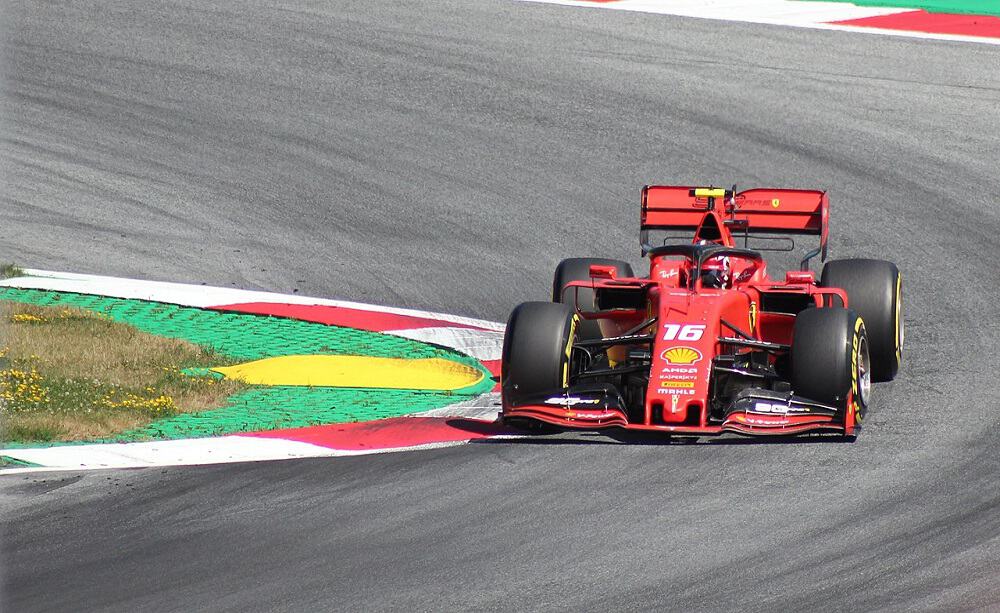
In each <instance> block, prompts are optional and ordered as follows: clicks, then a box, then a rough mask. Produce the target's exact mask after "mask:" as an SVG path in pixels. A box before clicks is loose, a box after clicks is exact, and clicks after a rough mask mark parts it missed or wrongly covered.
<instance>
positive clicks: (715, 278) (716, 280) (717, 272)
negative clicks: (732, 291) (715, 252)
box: [701, 255, 733, 289]
mask: <svg viewBox="0 0 1000 613" xmlns="http://www.w3.org/2000/svg"><path fill="white" fill-rule="evenodd" d="M732 273H733V269H732V266H731V265H730V263H729V256H727V255H722V256H716V257H714V258H709V259H707V260H705V261H704V262H703V263H702V265H701V286H702V287H709V288H712V289H728V288H729V287H730V286H731V284H732V280H733V275H732Z"/></svg>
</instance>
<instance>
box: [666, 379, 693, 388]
mask: <svg viewBox="0 0 1000 613" xmlns="http://www.w3.org/2000/svg"><path fill="white" fill-rule="evenodd" d="M660 387H669V388H674V389H677V388H685V389H687V388H692V387H694V381H664V382H662V383H660Z"/></svg>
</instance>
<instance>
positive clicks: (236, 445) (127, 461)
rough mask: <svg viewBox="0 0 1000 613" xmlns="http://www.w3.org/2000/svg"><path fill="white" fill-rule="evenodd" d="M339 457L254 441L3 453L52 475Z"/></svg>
mask: <svg viewBox="0 0 1000 613" xmlns="http://www.w3.org/2000/svg"><path fill="white" fill-rule="evenodd" d="M339 453H340V452H338V451H336V450H333V449H328V448H326V447H321V446H319V445H312V444H310V443H302V442H299V441H289V440H284V439H275V438H263V437H254V436H219V437H212V438H193V439H179V440H170V441H149V442H141V443H102V444H96V445H60V446H56V447H45V448H39V449H0V455H4V456H8V457H11V458H14V459H16V460H22V461H25V462H31V463H33V464H41V465H42V466H43V467H45V468H47V469H49V470H52V469H55V468H58V469H61V470H96V469H101V468H139V467H144V466H181V465H189V464H222V463H228V462H259V461H263V460H287V459H292V458H315V457H324V456H333V455H338V454H339ZM31 468H32V469H33V468H34V467H31ZM25 470H28V469H26V468H11V469H3V470H2V471H0V474H8V473H12V472H24V471H25Z"/></svg>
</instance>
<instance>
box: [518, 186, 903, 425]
mask: <svg viewBox="0 0 1000 613" xmlns="http://www.w3.org/2000/svg"><path fill="white" fill-rule="evenodd" d="M829 211H830V204H829V198H828V196H827V194H826V193H825V192H821V191H814V190H796V189H751V190H746V191H742V192H736V189H735V187H734V188H733V189H732V190H727V189H719V188H697V187H688V186H684V187H682V186H659V185H657V186H646V187H645V188H643V190H642V214H641V227H640V242H641V245H642V251H643V255H644V256H648V258H649V274H648V276H636V275H635V274H633V271H632V269H631V267H630V265H629V264H628V263H626V262H621V261H616V260H607V259H594V258H573V259H568V260H564V261H563V262H562V263H560V264H559V266H558V268H557V269H556V272H555V279H554V283H553V292H552V301H551V302H526V303H523V304H521V305H519V306H518V307H517V308H515V309H514V311H513V312H512V314H511V316H510V319H509V321H508V323H507V329H506V333H505V336H504V345H503V357H502V365H501V373H502V374H501V398H502V405H503V411H502V413H501V418H502V420H503V421H504V422H505V423H507V424H509V425H511V426H514V427H519V428H522V429H529V430H530V429H550V428H553V427H554V428H556V429H604V428H626V429H630V430H646V431H658V432H662V433H664V434H668V435H670V434H676V435H688V436H709V435H718V434H722V433H725V432H734V433H739V434H747V435H790V434H800V433H806V432H829V433H836V434H839V435H841V436H844V437H848V438H853V437H855V436H856V435H857V433H858V432H859V431H860V428H861V424H862V420H863V419H864V416H865V413H866V412H867V410H868V407H869V403H870V402H871V394H872V392H871V385H872V382H880V381H890V380H892V379H893V378H894V377H895V376H896V373H897V371H898V370H899V367H900V362H901V360H902V351H903V307H902V294H901V290H902V282H901V277H900V273H899V270H898V268H897V267H896V265H895V264H892V263H891V262H887V261H883V260H872V259H845V260H833V261H829V262H826V263H825V265H824V266H823V269H822V273H821V274H820V276H819V279H817V278H816V275H815V273H814V272H812V270H810V260H811V259H812V258H814V257H816V256H819V257H820V258H821V260H822V261H826V255H827V237H828V229H829V216H830V213H829ZM678 232H683V233H685V234H684V239H683V242H674V240H676V239H677V233H678ZM692 233H693V236H692ZM664 234H666V237H663V235H664ZM796 235H813V236H818V237H819V245H818V247H816V248H815V249H813V250H812V251H809V252H808V253H806V254H805V257H804V258H803V259H802V260H801V264H800V266H799V267H798V269H797V270H790V271H788V272H786V273H785V275H784V278H783V279H775V278H772V277H770V276H769V275H768V270H767V263H766V262H765V260H764V258H763V256H762V255H761V251H763V250H771V251H789V250H792V249H793V248H794V241H795V236H796ZM654 238H655V240H654ZM751 241H753V242H754V243H755V244H756V243H762V244H763V245H764V247H761V248H759V249H757V250H753V249H750V248H748V246H749V244H750V242H751ZM739 242H741V243H742V245H739V244H738V243H739Z"/></svg>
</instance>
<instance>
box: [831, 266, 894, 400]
mask: <svg viewBox="0 0 1000 613" xmlns="http://www.w3.org/2000/svg"><path fill="white" fill-rule="evenodd" d="M819 284H820V286H822V287H839V288H840V289H843V290H844V291H845V292H847V303H848V304H847V306H848V307H849V308H851V309H853V310H854V311H857V312H858V314H859V315H861V318H862V319H864V320H865V329H867V330H868V341H869V343H870V346H869V349H870V351H871V358H872V379H873V380H874V381H876V382H882V381H892V380H893V379H895V378H896V373H898V372H899V366H900V364H901V363H902V360H903V332H904V328H903V295H902V288H903V281H902V277H901V276H900V274H899V269H898V268H897V267H896V265H895V264H893V263H892V262H886V261H885V260H864V259H852V260H833V261H831V262H827V263H826V265H825V266H824V267H823V274H822V276H821V277H820V282H819Z"/></svg>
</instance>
